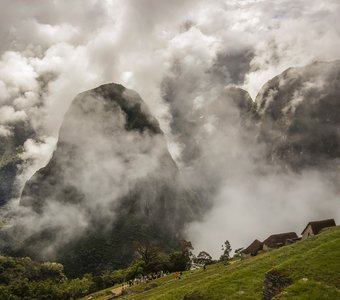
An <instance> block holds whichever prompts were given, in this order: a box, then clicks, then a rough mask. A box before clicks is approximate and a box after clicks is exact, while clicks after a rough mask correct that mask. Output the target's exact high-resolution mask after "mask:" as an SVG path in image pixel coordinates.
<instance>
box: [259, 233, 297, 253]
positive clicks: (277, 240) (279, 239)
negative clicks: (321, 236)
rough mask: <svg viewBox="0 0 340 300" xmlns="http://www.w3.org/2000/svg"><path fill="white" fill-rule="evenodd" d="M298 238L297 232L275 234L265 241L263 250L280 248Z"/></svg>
mask: <svg viewBox="0 0 340 300" xmlns="http://www.w3.org/2000/svg"><path fill="white" fill-rule="evenodd" d="M298 239H299V238H298V236H297V234H296V233H295V232H286V233H279V234H273V235H271V236H270V237H268V238H267V239H265V240H264V241H263V250H264V251H269V250H271V249H275V248H280V247H282V246H285V245H286V244H288V243H291V241H297V240H298Z"/></svg>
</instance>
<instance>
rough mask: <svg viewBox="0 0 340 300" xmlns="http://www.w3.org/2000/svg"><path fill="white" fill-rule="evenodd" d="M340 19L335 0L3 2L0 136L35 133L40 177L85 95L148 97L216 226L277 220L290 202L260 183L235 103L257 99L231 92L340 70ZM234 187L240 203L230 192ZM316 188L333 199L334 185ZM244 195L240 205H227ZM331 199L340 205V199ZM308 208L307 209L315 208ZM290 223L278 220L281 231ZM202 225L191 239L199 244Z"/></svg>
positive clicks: (257, 159)
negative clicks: (247, 212)
mask: <svg viewBox="0 0 340 300" xmlns="http://www.w3.org/2000/svg"><path fill="white" fill-rule="evenodd" d="M339 13H340V5H339V3H338V1H336V0H326V1H322V3H321V2H320V1H317V0H309V1H307V0H306V1H295V0H283V1H275V2H273V1H270V0H253V1H241V0H229V1H222V0H212V1H204V0H195V1H194V0H186V1H177V0H176V1H159V0H157V1H156V0H129V1H123V0H106V1H94V0H88V1H81V0H77V1H72V2H70V1H43V2H41V1H37V0H33V1H30V2H29V3H28V2H27V1H24V0H16V1H14V0H5V1H2V3H1V9H0V39H1V43H0V55H1V59H0V106H1V108H0V112H2V116H3V118H0V123H1V127H0V136H9V135H11V134H13V127H10V126H7V124H9V123H10V124H11V126H12V125H13V122H16V121H19V119H23V118H25V119H27V120H28V121H29V122H30V125H31V126H32V127H33V128H34V130H35V132H36V136H35V137H34V138H32V137H30V140H28V141H26V143H25V144H24V151H25V152H24V154H23V156H22V157H23V158H24V159H25V161H26V162H27V163H26V164H25V165H24V170H25V168H27V170H28V171H27V172H25V171H24V174H32V173H33V172H34V170H36V169H37V168H39V167H40V166H43V165H44V164H45V163H46V161H47V159H48V157H49V156H50V155H51V152H52V151H53V149H54V143H55V141H56V138H57V136H58V131H59V128H60V126H61V124H62V121H63V117H64V114H65V112H66V111H67V110H68V108H69V107H70V104H71V101H72V99H74V97H75V96H76V95H77V94H78V93H79V92H81V91H84V90H88V89H91V88H93V87H95V86H98V85H100V84H102V83H106V82H117V83H124V85H126V86H127V87H128V88H132V89H134V90H136V91H138V92H139V93H140V94H141V96H142V98H143V99H144V101H145V102H146V104H147V106H148V107H149V109H150V111H151V113H152V114H153V115H154V116H155V117H156V118H157V119H158V120H159V122H160V125H161V128H162V130H163V131H164V133H165V135H166V138H167V143H168V146H169V148H170V150H171V152H172V154H173V156H174V157H175V158H176V161H177V162H178V164H179V165H180V167H181V171H182V174H183V180H184V182H185V183H186V184H188V185H189V186H191V187H192V188H194V189H199V190H200V192H201V193H202V196H203V197H204V198H205V199H206V202H207V207H211V209H212V210H211V212H210V213H209V214H208V216H210V217H209V218H212V219H214V218H213V215H212V214H214V213H217V214H218V213H219V212H222V211H227V215H228V216H229V212H230V215H232V214H233V212H235V215H236V214H239V215H242V208H243V207H247V206H248V207H253V208H254V210H255V212H254V214H255V215H256V218H262V211H265V210H266V207H268V206H270V205H273V206H274V210H273V211H274V213H278V210H277V209H278V208H280V207H281V205H280V203H281V202H282V201H283V200H282V199H277V201H272V200H271V197H272V193H273V194H275V191H274V190H272V189H270V185H267V183H266V182H267V181H268V180H270V176H269V175H266V176H264V177H261V178H258V174H259V172H260V171H262V170H261V169H262V167H263V168H264V169H266V168H267V166H266V164H265V162H264V161H263V157H262V156H261V153H262V151H263V147H264V146H263V145H258V144H257V143H256V142H255V141H254V137H253V135H254V132H250V133H249V132H245V131H244V128H243V124H242V118H240V114H241V112H240V111H239V107H238V106H239V104H237V103H235V101H236V100H235V99H236V98H237V99H238V98H243V99H249V98H248V96H247V95H245V94H242V92H241V91H240V92H237V93H236V94H237V95H238V96H235V93H234V94H233V92H231V91H232V89H233V88H235V87H241V88H244V89H245V90H247V91H249V93H250V95H251V96H252V97H253V98H255V96H256V94H257V92H258V91H259V90H260V88H261V86H262V85H263V84H264V83H265V82H266V81H267V80H269V79H271V78H272V77H273V76H276V75H277V74H279V73H280V72H282V71H283V70H285V69H286V68H289V67H292V66H301V65H305V64H307V63H310V62H313V61H315V60H332V59H339V54H338V53H339V51H338V49H339V48H340V39H339V35H340V25H339V22H338V21H337V18H338V15H339ZM236 102H237V101H236ZM5 121H6V122H5ZM84 142H85V141H84ZM126 150H129V151H132V150H131V148H128V149H126ZM106 159H108V158H106ZM259 169H260V171H259ZM128 171H129V170H128ZM135 171H136V170H135ZM268 172H269V171H268ZM275 172H276V171H273V174H275ZM269 173H271V171H270V172H269ZM273 176H274V175H273ZM282 176H283V178H281V176H279V175H278V176H274V182H272V184H273V186H280V182H281V180H283V182H286V183H287V184H289V181H287V179H286V176H285V175H282ZM27 177H29V176H28V175H27V176H26V175H24V178H27ZM233 177H236V178H237V180H238V181H237V182H235V179H233V180H232V181H231V182H234V183H235V187H237V188H238V190H239V192H238V193H239V194H240V195H238V194H237V191H235V188H234V187H233V186H231V185H230V183H229V181H230V180H231V179H230V178H233ZM249 178H250V179H249ZM306 178H310V179H311V181H310V182H317V181H318V180H319V179H320V177H318V176H317V175H316V176H315V177H313V176H312V177H310V175H308V174H307V175H306V177H304V176H302V177H301V178H297V183H296V184H293V185H292V187H291V191H289V193H291V195H292V194H293V192H294V191H295V192H296V193H297V194H298V193H299V191H300V190H301V189H302V185H303V184H304V183H306V182H307V179H306ZM71 179H72V178H71ZM247 180H250V181H257V180H258V185H259V186H258V188H257V191H256V193H255V196H256V199H257V202H258V203H260V204H261V209H259V210H256V209H255V207H254V205H253V203H254V202H252V201H253V200H252V198H251V195H252V188H253V187H252V185H250V184H248V183H247V184H246V185H245V186H243V181H247ZM320 180H321V179H320ZM306 184H307V183H306ZM317 186H319V188H320V190H323V189H324V188H326V187H327V184H319V185H317ZM85 187H86V185H85ZM263 193H264V194H265V195H266V196H264V198H265V200H266V201H265V200H263V199H262V194H263ZM282 193H284V191H282ZM289 193H288V194H285V195H286V196H287V197H288V196H289ZM234 194H235V195H236V196H235V199H239V200H237V201H236V200H227V201H226V202H223V201H222V200H221V198H223V197H224V196H223V195H226V197H227V198H233V195H234ZM308 195H309V194H308V192H307V191H306V192H305V194H303V195H302V198H303V199H306V198H308V197H307V196H308ZM329 199H331V200H329V201H331V202H330V203H333V202H332V201H333V200H332V199H333V198H332V195H330V196H329ZM248 200H249V201H248ZM235 201H236V202H235ZM287 201H288V203H291V202H290V201H289V200H287ZM306 201H307V200H306ZM311 201H312V200H311ZM302 202H303V203H305V205H304V206H303V207H308V205H309V204H308V203H309V202H308V201H307V202H305V201H302ZM275 203H276V204H275ZM313 203H314V202H313ZM275 205H276V206H275ZM313 205H314V204H313ZM287 207H289V206H287ZM312 207H314V206H312ZM288 210H289V209H288V208H287V209H286V211H288ZM301 214H302V213H301ZM68 215H69V214H66V216H68ZM321 215H322V213H320V216H321ZM222 216H223V214H222V213H221V215H219V217H218V218H216V220H220V221H221V224H220V226H219V228H223V229H221V230H220V233H218V232H217V233H216V235H212V237H214V239H215V243H217V240H219V239H220V237H221V236H222V235H224V232H225V233H226V235H227V234H228V235H229V234H233V232H234V231H233V230H229V229H224V227H226V228H228V226H229V223H228V222H229V221H227V223H223V222H222V219H223V217H222ZM299 216H300V215H297V219H299V218H298V217H299ZM309 216H313V214H311V215H309ZM254 218H255V217H254ZM268 218H271V216H268ZM82 220H83V219H81V220H80V223H81V224H83V221H82ZM207 222H208V225H207V226H208V227H209V226H212V227H214V226H215V225H214V223H213V222H212V221H209V220H208V221H207ZM211 222H212V223H211ZM235 222H236V220H235ZM239 222H240V223H242V221H241V220H240V221H239ZM285 222H286V221H285V220H282V219H277V218H276V219H275V222H274V221H273V223H272V226H274V227H275V226H277V227H275V228H279V227H280V226H282V224H286V223H285ZM251 224H253V223H251ZM195 226H196V227H195V228H196V229H195V228H194V229H193V230H190V229H189V231H188V232H193V233H195V232H196V233H197V230H198V229H197V228H198V227H197V226H198V225H197V224H196V225H195ZM204 226H205V225H204V224H203V227H202V228H204ZM216 226H217V225H216ZM274 227H273V228H274ZM254 228H255V227H254ZM257 228H258V230H257V231H262V228H263V226H262V225H261V224H260V225H258V227H257ZM195 230H196V231H195ZM216 230H217V229H216ZM244 230H246V229H244ZM198 231H199V230H198ZM254 231H255V229H254ZM221 232H223V234H222V233H221ZM191 236H192V237H196V235H190V237H191ZM205 236H206V235H205ZM215 237H216V238H215ZM201 241H202V242H201V244H199V245H200V246H202V247H203V246H204V245H205V244H204V243H206V244H207V245H208V244H212V241H207V240H206V239H205V237H202V239H201ZM245 241H248V235H247V234H246V233H242V235H240V236H239V237H238V238H236V237H235V243H236V244H241V242H245ZM221 242H222V241H219V243H221Z"/></svg>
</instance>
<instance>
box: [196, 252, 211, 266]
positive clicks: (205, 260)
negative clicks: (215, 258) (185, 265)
mask: <svg viewBox="0 0 340 300" xmlns="http://www.w3.org/2000/svg"><path fill="white" fill-rule="evenodd" d="M211 262H212V257H211V255H210V254H209V253H208V252H205V251H201V252H200V253H199V254H198V255H197V257H195V263H197V264H201V265H208V264H210V263H211Z"/></svg>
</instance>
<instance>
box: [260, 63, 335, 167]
mask: <svg viewBox="0 0 340 300" xmlns="http://www.w3.org/2000/svg"><path fill="white" fill-rule="evenodd" d="M339 86H340V61H334V62H316V63H313V64H311V65H308V66H305V67H302V68H290V69H288V70H286V71H285V72H283V73H282V74H280V75H278V76H276V77H274V78H273V79H272V80H270V81H269V82H268V83H266V84H265V85H264V87H263V88H262V90H261V91H260V92H259V94H258V96H257V97H256V103H257V106H258V114H259V118H260V131H261V133H260V136H261V138H262V139H263V140H264V141H266V142H267V143H268V146H269V149H268V151H269V155H270V156H271V158H272V160H273V161H274V162H280V163H284V164H286V165H287V166H289V167H292V168H293V169H296V170H298V169H301V168H306V167H307V168H308V167H330V166H334V165H335V164H338V162H339V159H340V115H339V111H340V90H339Z"/></svg>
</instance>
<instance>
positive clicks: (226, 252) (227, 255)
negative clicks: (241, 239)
mask: <svg viewBox="0 0 340 300" xmlns="http://www.w3.org/2000/svg"><path fill="white" fill-rule="evenodd" d="M222 251H223V254H222V255H221V257H220V261H228V260H229V259H230V252H231V246H230V243H229V241H228V240H227V241H225V242H224V244H223V245H222Z"/></svg>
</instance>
